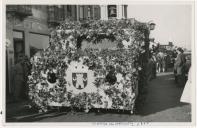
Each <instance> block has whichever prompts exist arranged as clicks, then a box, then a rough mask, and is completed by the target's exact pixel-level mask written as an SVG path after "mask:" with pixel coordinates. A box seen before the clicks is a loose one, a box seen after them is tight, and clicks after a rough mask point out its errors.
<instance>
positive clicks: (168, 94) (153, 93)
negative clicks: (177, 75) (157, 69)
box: [139, 72, 188, 116]
mask: <svg viewBox="0 0 197 128" xmlns="http://www.w3.org/2000/svg"><path fill="white" fill-rule="evenodd" d="M147 89H148V91H147V92H148V94H147V99H146V101H145V104H144V105H143V107H142V108H140V112H139V114H140V115H143V116H145V115H149V114H154V113H157V112H161V111H164V110H167V109H170V108H174V107H181V106H184V105H188V104H186V103H181V102H180V97H181V95H182V92H183V89H184V87H178V86H177V85H176V84H175V81H174V75H173V73H172V72H167V73H160V74H158V75H157V78H156V79H154V80H152V81H150V83H149V85H148V87H147Z"/></svg>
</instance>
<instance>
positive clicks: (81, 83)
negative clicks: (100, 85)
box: [67, 63, 88, 90]
mask: <svg viewBox="0 0 197 128" xmlns="http://www.w3.org/2000/svg"><path fill="white" fill-rule="evenodd" d="M69 69H70V73H69V74H70V76H71V79H72V80H71V85H72V86H74V87H75V88H76V89H78V90H82V89H84V88H86V87H87V85H88V67H87V66H85V65H83V64H81V63H72V64H71V66H70V68H69ZM69 74H67V75H69Z"/></svg>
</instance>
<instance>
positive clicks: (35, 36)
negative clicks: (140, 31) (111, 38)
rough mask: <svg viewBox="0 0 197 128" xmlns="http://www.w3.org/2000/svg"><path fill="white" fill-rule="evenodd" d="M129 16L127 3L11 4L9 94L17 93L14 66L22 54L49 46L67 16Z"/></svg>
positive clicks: (79, 18)
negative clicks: (56, 30) (57, 27)
mask: <svg viewBox="0 0 197 128" xmlns="http://www.w3.org/2000/svg"><path fill="white" fill-rule="evenodd" d="M113 18H115V19H122V18H127V6H126V5H50V6H48V5H31V6H30V5H7V6H6V94H8V93H12V92H13V86H14V85H13V84H14V83H13V82H12V77H13V76H12V74H13V73H12V72H13V71H12V67H13V66H14V65H15V64H16V62H17V58H18V55H19V54H23V55H26V56H28V57H32V56H33V55H34V54H35V53H36V52H37V51H39V50H40V49H45V48H47V47H48V45H49V38H50V30H51V29H53V28H54V27H56V26H57V25H59V23H60V22H61V21H64V20H66V19H71V20H76V21H83V20H99V19H101V20H108V19H113Z"/></svg>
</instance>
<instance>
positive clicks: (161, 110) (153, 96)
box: [6, 72, 191, 122]
mask: <svg viewBox="0 0 197 128" xmlns="http://www.w3.org/2000/svg"><path fill="white" fill-rule="evenodd" d="M147 88H148V93H147V99H146V101H145V103H144V105H143V107H142V108H140V111H139V113H137V114H135V115H131V114H129V113H128V112H122V111H121V112H117V111H109V112H108V113H106V112H104V111H101V112H99V113H98V112H95V111H90V112H89V113H84V112H82V111H81V112H70V111H66V110H65V109H64V110H59V111H58V110H54V111H51V112H47V113H38V112H36V111H33V110H30V109H29V108H28V106H27V102H21V103H8V104H7V106H6V108H7V109H6V114H7V115H6V122H191V105H190V104H186V103H181V102H180V97H181V94H182V91H183V88H180V87H177V86H176V85H175V82H174V76H173V74H172V72H167V73H160V74H158V75H157V78H156V79H154V80H152V81H150V82H149V85H148V87H147Z"/></svg>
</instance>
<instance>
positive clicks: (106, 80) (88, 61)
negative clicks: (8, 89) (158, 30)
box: [28, 19, 148, 113]
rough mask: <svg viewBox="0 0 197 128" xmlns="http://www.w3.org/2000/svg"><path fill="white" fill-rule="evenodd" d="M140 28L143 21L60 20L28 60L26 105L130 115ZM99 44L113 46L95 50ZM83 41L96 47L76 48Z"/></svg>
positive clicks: (134, 95) (141, 42)
mask: <svg viewBox="0 0 197 128" xmlns="http://www.w3.org/2000/svg"><path fill="white" fill-rule="evenodd" d="M146 30H148V28H147V25H146V24H145V23H140V22H137V21H133V20H130V19H125V20H108V21H101V20H99V21H86V22H85V23H81V22H76V21H65V22H62V23H61V24H60V25H59V26H58V27H56V29H54V30H53V31H52V32H51V38H50V41H49V44H50V45H49V47H48V48H47V49H44V50H43V51H40V52H39V54H36V55H35V56H34V57H33V58H31V64H32V70H31V75H30V76H29V77H28V78H29V81H28V84H29V97H30V99H31V101H32V105H34V106H35V107H37V108H38V109H39V110H41V111H47V109H48V107H49V106H67V107H71V108H73V107H77V108H83V109H84V110H86V111H88V110H89V109H91V108H105V109H121V110H129V111H130V112H131V113H133V109H134V106H135V100H136V98H137V96H138V90H139V89H138V82H139V79H140V78H139V72H140V71H141V70H143V67H142V64H141V62H140V59H139V58H140V56H141V55H142V54H143V53H145V48H144V46H145V42H144V39H145V35H144V33H145V31H146ZM103 40H105V41H104V43H105V44H106V43H108V42H110V43H113V44H114V45H113V47H111V48H108V49H105V48H100V47H99V43H101V42H102V45H103ZM84 41H85V42H86V43H87V42H88V45H89V46H96V47H85V48H82V47H83V45H84V44H83V42H84ZM102 45H100V46H102ZM114 46H115V47H114Z"/></svg>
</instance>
